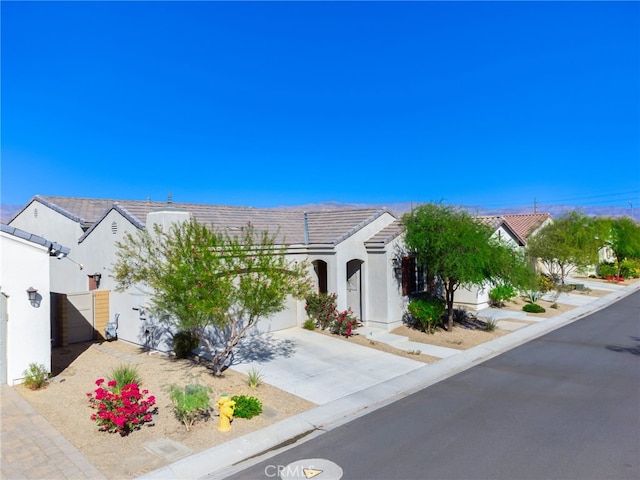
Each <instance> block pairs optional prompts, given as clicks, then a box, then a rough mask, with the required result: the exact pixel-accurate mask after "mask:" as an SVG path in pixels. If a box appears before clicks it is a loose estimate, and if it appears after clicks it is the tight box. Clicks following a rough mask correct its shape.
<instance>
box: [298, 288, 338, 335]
mask: <svg viewBox="0 0 640 480" xmlns="http://www.w3.org/2000/svg"><path fill="white" fill-rule="evenodd" d="M337 298H338V295H337V294H335V293H313V294H311V295H308V296H307V298H306V302H307V304H306V305H305V307H304V308H305V310H306V311H307V315H308V316H309V318H310V319H312V320H313V321H314V322H315V324H316V325H317V326H318V327H320V328H321V329H322V330H324V329H326V328H329V327H330V326H331V324H332V323H333V321H334V320H335V318H336V313H337V312H336V307H337V303H336V301H337Z"/></svg>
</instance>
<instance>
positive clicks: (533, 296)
mask: <svg viewBox="0 0 640 480" xmlns="http://www.w3.org/2000/svg"><path fill="white" fill-rule="evenodd" d="M541 297H542V292H540V291H538V290H529V291H527V292H525V295H524V298H525V300H526V301H527V302H529V303H537V302H538V300H540V298H541Z"/></svg>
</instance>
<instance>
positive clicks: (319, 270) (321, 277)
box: [312, 260, 328, 293]
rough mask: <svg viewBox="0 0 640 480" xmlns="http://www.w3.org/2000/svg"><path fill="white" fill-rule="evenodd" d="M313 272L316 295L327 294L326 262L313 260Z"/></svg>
mask: <svg viewBox="0 0 640 480" xmlns="http://www.w3.org/2000/svg"><path fill="white" fill-rule="evenodd" d="M312 264H313V271H314V272H315V274H316V285H317V287H318V293H327V292H328V290H327V262H325V261H324V260H314V261H313V262H312Z"/></svg>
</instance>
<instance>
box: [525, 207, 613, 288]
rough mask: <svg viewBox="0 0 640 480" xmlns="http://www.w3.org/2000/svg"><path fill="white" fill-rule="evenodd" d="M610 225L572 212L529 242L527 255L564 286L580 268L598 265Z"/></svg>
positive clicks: (541, 231) (558, 219)
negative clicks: (600, 250) (599, 251)
mask: <svg viewBox="0 0 640 480" xmlns="http://www.w3.org/2000/svg"><path fill="white" fill-rule="evenodd" d="M607 230H608V229H607V224H606V223H605V222H602V221H601V220H599V219H596V218H593V217H589V216H587V215H585V214H583V213H580V212H577V211H572V212H569V213H566V214H564V215H562V216H561V217H559V218H557V219H556V220H555V221H554V222H553V223H550V224H548V225H546V226H545V227H544V228H543V229H542V230H540V232H538V233H537V234H536V235H535V236H533V237H532V238H530V239H529V242H528V245H527V253H528V255H529V257H530V258H531V260H532V261H536V260H538V261H540V262H541V263H542V264H543V265H544V267H545V269H546V270H547V273H548V274H549V275H550V276H551V277H552V278H553V279H554V280H556V281H560V283H561V284H562V285H564V281H565V279H566V278H567V276H568V275H569V274H570V273H571V272H572V271H573V270H575V269H576V268H584V267H587V266H589V265H597V263H598V250H599V249H600V248H601V247H602V246H604V245H605V243H606V239H607V238H608V237H609V233H608V231H607Z"/></svg>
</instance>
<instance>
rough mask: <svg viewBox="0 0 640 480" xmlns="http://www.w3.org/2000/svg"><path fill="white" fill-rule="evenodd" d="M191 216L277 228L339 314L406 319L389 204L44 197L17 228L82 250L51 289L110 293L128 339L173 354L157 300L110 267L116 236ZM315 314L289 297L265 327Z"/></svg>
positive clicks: (389, 321)
mask: <svg viewBox="0 0 640 480" xmlns="http://www.w3.org/2000/svg"><path fill="white" fill-rule="evenodd" d="M189 217H194V218H195V219H197V220H198V221H199V222H201V223H205V224H209V225H214V226H215V227H216V228H225V229H231V230H233V229H236V228H240V227H243V226H246V225H247V224H249V223H250V224H251V225H252V226H253V227H254V228H256V229H257V230H268V231H269V232H272V233H274V234H277V242H278V243H280V244H281V245H284V246H286V249H287V252H288V253H287V254H288V255H289V256H290V257H291V258H292V259H296V260H306V261H307V262H308V263H309V265H310V270H309V274H310V276H311V278H313V279H314V281H315V284H316V287H317V289H318V291H319V292H332V293H336V294H337V301H338V309H339V310H346V309H347V308H350V309H351V310H352V311H353V312H354V313H355V315H356V316H358V318H360V319H361V321H363V322H364V323H365V324H367V325H371V326H378V327H382V328H387V329H392V328H395V327H396V326H399V325H401V323H402V315H403V313H404V310H405V306H406V301H407V297H406V294H405V295H403V292H402V288H401V283H402V282H401V280H400V278H399V276H398V275H400V271H399V270H398V268H397V264H398V261H397V257H398V251H399V244H400V242H401V237H400V234H401V225H400V223H399V221H398V220H397V219H396V217H395V216H394V215H393V214H392V213H391V212H390V211H388V210H386V209H384V208H360V209H331V210H316V211H307V212H305V211H302V210H296V209H291V210H286V209H256V208H250V207H232V206H216V205H202V204H189V203H173V202H151V201H129V200H102V199H87V198H70V197H48V196H47V197H45V196H35V197H33V199H32V200H31V201H30V202H29V203H28V204H27V205H26V206H25V207H24V208H23V209H21V210H20V211H19V212H18V213H17V214H16V215H15V216H14V218H13V219H12V220H11V221H10V225H11V226H14V227H17V228H22V229H28V230H31V231H34V232H37V233H38V234H39V235H42V236H48V237H50V238H56V239H62V240H64V241H65V242H68V243H71V244H72V246H73V255H71V256H69V257H68V259H67V261H63V262H61V263H60V265H53V266H52V270H51V289H52V291H54V292H61V293H66V294H69V293H77V292H83V291H84V292H87V291H105V293H106V292H108V306H109V314H108V315H109V319H110V323H112V324H114V323H115V322H117V336H118V338H119V339H122V340H125V341H128V342H131V343H134V344H138V345H143V346H146V347H149V348H155V349H159V350H167V349H169V345H170V342H168V340H167V338H168V335H169V332H167V331H166V328H165V326H164V325H162V324H160V323H159V322H158V321H157V320H156V319H154V318H151V316H150V315H149V314H148V311H147V309H146V305H147V301H148V298H147V297H146V296H145V294H144V292H141V291H137V290H134V289H131V290H129V291H127V292H124V293H119V292H116V291H115V283H114V281H113V279H112V278H111V277H110V274H111V266H112V264H113V263H114V261H115V259H116V251H117V247H116V242H118V241H122V240H123V239H124V236H125V235H126V233H127V232H134V231H136V230H137V229H143V228H149V226H150V225H152V224H159V225H162V226H163V228H167V227H168V225H169V224H170V223H171V222H174V221H180V220H183V219H187V218H189ZM96 279H98V280H97V281H96ZM405 293H406V292H405ZM306 318H307V317H306V313H305V309H304V302H301V301H296V300H294V299H290V300H289V303H288V305H287V308H286V309H285V310H284V311H282V312H280V313H279V314H277V315H274V316H273V317H270V318H265V319H262V320H260V322H259V323H258V325H257V328H258V330H259V331H263V332H264V331H275V330H280V329H284V328H290V327H294V326H299V325H301V324H302V323H303V322H304V321H305V320H306ZM96 328H97V327H96ZM97 333H98V334H99V333H101V332H97ZM89 339H90V338H86V340H89Z"/></svg>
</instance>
